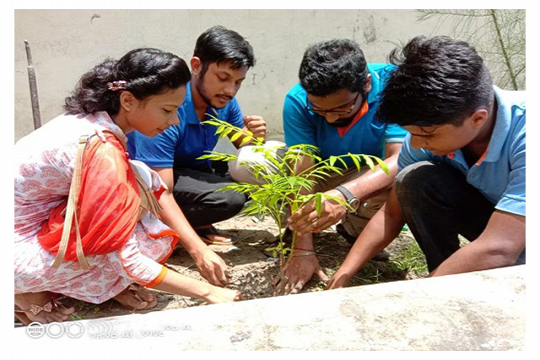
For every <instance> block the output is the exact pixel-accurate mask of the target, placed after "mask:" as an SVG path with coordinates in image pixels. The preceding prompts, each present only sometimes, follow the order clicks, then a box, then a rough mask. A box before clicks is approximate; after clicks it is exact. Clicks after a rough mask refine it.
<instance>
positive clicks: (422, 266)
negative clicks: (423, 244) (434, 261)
mask: <svg viewBox="0 0 540 360" xmlns="http://www.w3.org/2000/svg"><path fill="white" fill-rule="evenodd" d="M411 240H412V241H411V243H410V245H409V246H408V247H406V248H405V249H404V250H403V251H401V252H400V253H399V254H398V257H397V259H396V260H394V262H395V264H396V265H397V267H398V268H399V269H401V270H406V271H407V272H413V273H414V274H416V275H417V276H425V275H427V273H428V268H427V263H426V256H425V255H424V253H423V252H422V249H420V246H418V243H417V242H416V240H414V239H411Z"/></svg>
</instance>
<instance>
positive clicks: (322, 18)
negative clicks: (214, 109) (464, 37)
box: [14, 10, 449, 140]
mask: <svg viewBox="0 0 540 360" xmlns="http://www.w3.org/2000/svg"><path fill="white" fill-rule="evenodd" d="M416 18H417V15H416V13H415V12H414V11H413V10H15V44H14V45H15V140H18V139H19V138H21V137H22V136H24V135H26V134H28V133H29V132H31V131H32V130H33V121H32V110H31V103H30V93H29V86H28V77H27V69H26V66H27V61H26V53H25V48H24V40H25V39H26V40H28V41H29V42H30V46H31V49H32V57H33V60H34V66H35V69H36V76H37V82H38V90H39V104H40V107H41V118H42V122H43V123H45V122H47V121H49V120H50V119H52V118H54V117H55V116H57V115H58V114H60V113H61V112H62V108H61V107H62V105H63V102H64V98H65V97H66V96H67V95H68V94H69V93H70V91H71V90H72V89H73V87H74V85H75V84H76V82H77V81H78V79H79V78H80V76H81V75H82V74H83V73H84V72H86V71H88V70H89V69H90V68H91V67H92V66H94V65H96V64H97V63H98V62H100V61H102V60H103V59H104V58H105V57H113V58H119V57H120V56H122V55H123V54H124V53H126V52H127V51H129V50H131V49H134V48H137V47H143V46H148V47H157V48H161V49H163V50H167V51H170V52H173V53H175V54H177V55H179V56H181V57H183V58H184V59H185V60H186V61H188V62H189V59H190V57H191V56H192V54H193V47H194V45H195V41H196V39H197V37H198V36H199V35H200V34H201V33H202V32H203V31H204V30H206V29H207V28H209V27H211V26H213V25H217V24H221V25H224V26H226V27H228V28H230V29H233V30H235V31H237V32H239V33H240V34H241V35H243V36H244V37H246V38H247V39H248V41H249V42H250V43H251V45H252V46H253V48H254V51H255V57H256V58H257V65H256V66H255V67H254V68H252V69H251V70H250V71H249V72H248V77H247V79H246V81H245V82H244V85H243V86H242V89H240V92H239V93H238V95H237V97H238V100H239V102H240V105H241V107H242V110H243V112H244V114H247V115H249V114H251V115H262V116H264V117H265V118H266V120H267V122H268V125H269V130H270V135H274V136H275V135H279V134H282V133H283V128H282V124H281V122H282V119H281V112H282V106H283V99H284V96H285V94H286V93H287V91H288V89H289V88H290V87H291V86H292V85H294V84H295V83H296V81H297V74H298V68H299V65H300V60H301V58H302V55H303V53H304V50H305V49H306V47H307V46H308V45H310V44H312V43H315V42H318V41H321V40H324V39H331V38H352V39H354V40H356V41H357V42H358V43H359V44H360V45H361V47H362V49H363V50H364V53H365V55H366V58H367V60H368V62H386V57H387V55H388V53H389V51H390V50H392V49H393V48H394V47H396V45H399V44H400V43H405V42H406V41H408V40H409V39H410V38H412V37H413V36H416V35H420V34H424V35H434V34H441V33H445V31H446V33H447V34H449V26H441V24H440V23H438V22H437V20H430V21H424V22H416ZM443 25H444V24H443Z"/></svg>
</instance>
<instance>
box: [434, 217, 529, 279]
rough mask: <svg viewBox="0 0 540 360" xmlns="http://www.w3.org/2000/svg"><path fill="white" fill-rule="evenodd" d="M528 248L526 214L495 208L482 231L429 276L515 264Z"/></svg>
mask: <svg viewBox="0 0 540 360" xmlns="http://www.w3.org/2000/svg"><path fill="white" fill-rule="evenodd" d="M524 249H525V216H521V215H516V214H511V213H508V212H504V211H500V210H495V211H494V212H493V215H491V218H490V219H489V222H488V224H487V226H486V228H485V230H484V231H483V232H482V234H481V235H480V236H479V237H478V238H477V239H476V240H474V241H473V242H471V243H470V244H468V245H467V246H464V247H462V248H461V249H459V250H458V251H456V252H455V253H453V254H452V256H450V257H449V258H448V259H446V260H445V261H444V262H443V263H442V264H441V265H439V267H437V268H436V269H435V270H433V271H432V272H431V274H430V276H441V275H449V274H459V273H465V272H470V271H478V270H486V269H495V268H499V267H503V266H510V265H514V263H515V262H516V260H517V259H518V257H519V255H520V254H521V252H522V251H523V250H524Z"/></svg>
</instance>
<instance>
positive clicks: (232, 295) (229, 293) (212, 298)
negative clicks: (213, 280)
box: [205, 286, 244, 304]
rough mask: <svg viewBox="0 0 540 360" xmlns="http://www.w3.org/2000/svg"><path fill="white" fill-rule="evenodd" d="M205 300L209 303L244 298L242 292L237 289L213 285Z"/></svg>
mask: <svg viewBox="0 0 540 360" xmlns="http://www.w3.org/2000/svg"><path fill="white" fill-rule="evenodd" d="M205 300H206V301H207V302H208V303H210V304H218V303H227V302H233V301H242V300H244V298H243V296H242V293H241V292H240V291H238V290H231V289H226V288H220V287H217V286H213V288H212V290H211V292H210V294H209V295H208V297H206V298H205Z"/></svg>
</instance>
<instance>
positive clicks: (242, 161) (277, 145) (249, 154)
mask: <svg viewBox="0 0 540 360" xmlns="http://www.w3.org/2000/svg"><path fill="white" fill-rule="evenodd" d="M283 149H285V144H284V143H282V142H280V141H267V142H266V144H265V145H264V150H263V151H259V150H262V149H260V147H255V146H251V145H248V146H244V147H242V148H240V149H239V150H238V155H237V159H236V160H232V161H229V174H230V175H231V177H232V179H233V180H234V181H236V182H246V183H250V184H264V181H263V180H262V179H261V178H255V176H254V175H253V171H252V166H254V165H262V166H264V168H265V171H261V172H260V175H261V176H262V175H264V174H265V173H267V174H275V173H277V172H278V171H279V169H278V168H277V166H276V165H275V164H274V163H273V162H272V161H270V160H268V159H266V157H265V151H269V153H268V155H269V156H272V157H274V158H279V157H280V156H282V152H283Z"/></svg>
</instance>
